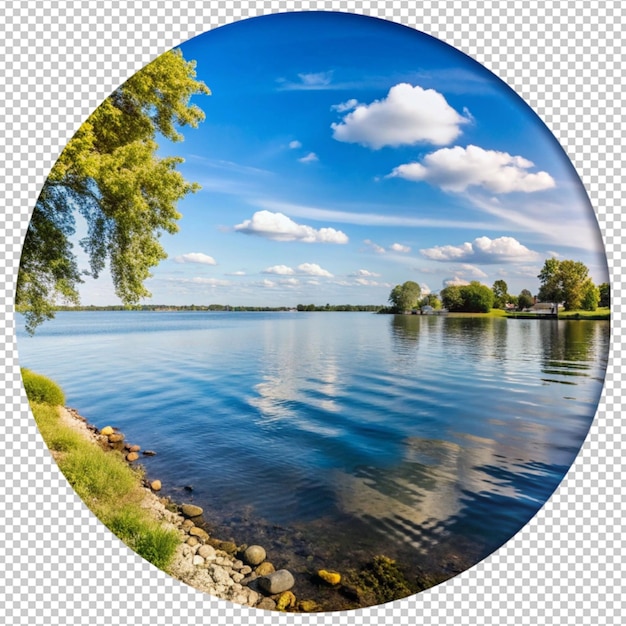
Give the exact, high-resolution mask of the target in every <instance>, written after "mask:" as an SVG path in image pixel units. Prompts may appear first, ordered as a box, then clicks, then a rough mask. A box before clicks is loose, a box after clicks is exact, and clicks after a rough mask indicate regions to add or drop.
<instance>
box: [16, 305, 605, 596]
mask: <svg viewBox="0 0 626 626" xmlns="http://www.w3.org/2000/svg"><path fill="white" fill-rule="evenodd" d="M18 322H19V320H18ZM18 341H19V353H20V361H21V364H22V365H23V366H25V367H28V368H30V369H33V370H35V371H37V372H39V373H42V374H45V375H47V376H49V377H51V378H53V379H54V380H56V381H57V382H58V383H59V384H60V385H61V386H62V387H63V388H64V390H65V392H66V395H67V403H68V405H69V406H72V407H74V408H76V409H78V410H79V411H80V412H81V413H82V414H83V415H84V416H85V417H86V418H87V419H88V420H89V421H90V422H92V423H94V424H95V425H97V426H98V427H100V428H101V427H104V426H105V425H107V424H111V425H113V426H115V427H118V428H119V429H120V430H121V431H123V432H124V433H125V435H126V438H127V440H128V441H131V442H133V443H139V444H140V445H141V446H142V448H144V449H153V450H155V451H157V456H155V457H150V458H148V457H146V458H145V459H143V460H142V463H144V464H145V466H146V469H147V471H148V475H149V476H153V477H155V478H156V477H158V478H160V479H161V480H162V482H163V483H164V491H165V492H166V493H168V494H170V495H172V496H173V497H174V498H176V499H178V500H187V501H193V502H195V503H197V504H199V505H201V506H203V507H204V508H205V510H206V511H207V520H208V521H209V523H210V524H211V525H212V526H213V527H214V529H215V532H216V534H218V535H220V536H223V537H224V538H233V539H235V540H236V541H237V542H238V543H240V542H247V543H252V542H254V543H257V542H258V543H262V544H264V545H265V546H266V547H267V549H268V552H269V553H270V555H273V556H272V560H273V561H274V562H275V564H276V565H278V566H287V567H291V568H292V569H294V570H295V571H297V572H303V573H304V572H307V571H313V570H314V569H315V568H317V567H322V566H325V567H331V568H335V569H339V570H341V569H342V568H343V569H345V568H348V567H356V566H359V565H361V564H363V563H365V562H366V561H367V560H368V559H370V558H371V557H372V556H373V555H375V554H386V555H388V556H391V557H393V558H396V559H398V560H399V561H400V562H401V563H402V565H403V567H404V568H405V569H406V571H408V572H412V571H422V572H430V571H432V572H436V573H437V574H438V575H439V576H443V577H446V576H450V575H453V574H454V573H456V572H458V571H459V570H462V569H465V568H466V567H469V566H470V565H472V564H473V563H475V562H477V561H479V560H481V559H482V558H484V557H485V556H486V555H488V554H489V553H490V552H492V551H493V550H494V549H496V548H497V547H498V546H500V545H501V544H502V543H504V542H505V541H507V540H508V539H509V538H510V537H512V536H513V535H514V534H515V533H516V532H517V531H518V530H519V529H520V528H521V527H522V526H523V525H524V524H525V523H526V522H527V521H528V520H529V519H530V518H531V517H532V516H533V515H534V514H535V513H536V511H537V510H538V509H539V508H540V507H541V506H542V505H543V503H544V502H545V501H546V500H547V498H548V497H549V496H550V494H551V493H552V492H553V490H554V489H555V488H556V486H557V485H558V483H559V482H560V481H561V479H562V478H563V476H564V474H565V472H566V471H567V470H568V468H569V466H570V465H571V463H572V462H573V460H574V458H575V456H576V454H577V452H578V450H579V448H580V446H581V444H582V442H583V440H584V437H585V435H586V433H587V431H588V429H589V426H590V424H591V421H592V419H593V417H594V414H595V411H596V408H597V404H598V401H599V397H600V392H601V388H602V383H603V379H604V372H605V368H606V358H607V353H608V345H609V324H608V322H598V321H593V322H591V321H557V320H529V319H527V320H523V319H518V320H506V319H497V318H485V319H481V318H452V317H430V316H388V315H374V314H368V313H320V312H316V313H303V312H299V313H243V312H242V313H232V312H211V313H209V312H130V311H123V312H119V311H116V312H65V313H59V314H58V315H57V318H56V319H55V320H53V321H52V322H49V323H46V324H45V325H44V326H42V327H41V328H40V329H39V330H38V332H37V334H36V336H35V337H33V338H31V337H28V336H27V335H26V334H25V333H24V332H23V330H22V329H19V330H18ZM189 486H191V487H193V491H191V492H189V491H187V490H185V487H189ZM301 584H302V585H305V583H301ZM305 591H307V592H310V593H313V591H314V590H313V589H305Z"/></svg>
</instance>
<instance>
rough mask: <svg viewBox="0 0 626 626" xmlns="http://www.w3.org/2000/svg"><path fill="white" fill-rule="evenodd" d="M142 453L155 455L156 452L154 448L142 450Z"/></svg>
mask: <svg viewBox="0 0 626 626" xmlns="http://www.w3.org/2000/svg"><path fill="white" fill-rule="evenodd" d="M143 455H144V456H156V452H155V451H154V450H144V451H143Z"/></svg>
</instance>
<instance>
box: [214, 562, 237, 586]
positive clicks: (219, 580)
mask: <svg viewBox="0 0 626 626" xmlns="http://www.w3.org/2000/svg"><path fill="white" fill-rule="evenodd" d="M209 575H210V576H211V578H212V579H213V580H214V581H215V583H216V584H218V585H224V586H225V587H227V588H228V587H231V586H232V584H233V581H232V580H231V578H230V576H229V575H228V572H227V571H226V570H225V569H224V568H223V567H220V566H219V565H214V564H212V565H209Z"/></svg>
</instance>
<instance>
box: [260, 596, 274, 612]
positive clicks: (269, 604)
mask: <svg viewBox="0 0 626 626" xmlns="http://www.w3.org/2000/svg"><path fill="white" fill-rule="evenodd" d="M256 608H257V609H263V610H264V611H275V610H276V602H274V600H272V598H263V600H261V601H260V602H259V603H258V604H257V605H256Z"/></svg>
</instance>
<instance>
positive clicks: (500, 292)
mask: <svg viewBox="0 0 626 626" xmlns="http://www.w3.org/2000/svg"><path fill="white" fill-rule="evenodd" d="M491 290H492V291H493V306H494V307H495V308H496V309H503V308H504V307H505V305H506V303H507V302H508V301H509V286H508V285H507V284H506V282H505V281H504V280H496V282H495V283H493V287H492V288H491Z"/></svg>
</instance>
